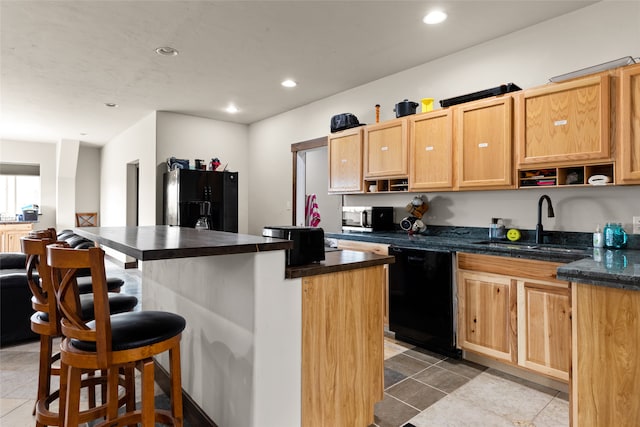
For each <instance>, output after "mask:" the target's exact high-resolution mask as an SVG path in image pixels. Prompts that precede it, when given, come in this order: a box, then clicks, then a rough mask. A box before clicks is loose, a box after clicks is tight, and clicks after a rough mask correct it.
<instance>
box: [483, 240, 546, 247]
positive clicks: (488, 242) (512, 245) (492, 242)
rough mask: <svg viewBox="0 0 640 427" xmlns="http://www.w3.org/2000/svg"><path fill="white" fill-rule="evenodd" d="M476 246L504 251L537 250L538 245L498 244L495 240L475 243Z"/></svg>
mask: <svg viewBox="0 0 640 427" xmlns="http://www.w3.org/2000/svg"><path fill="white" fill-rule="evenodd" d="M473 243H474V244H476V245H486V246H491V247H493V248H504V249H537V248H538V245H536V244H534V243H518V242H497V241H495V240H482V241H480V242H473Z"/></svg>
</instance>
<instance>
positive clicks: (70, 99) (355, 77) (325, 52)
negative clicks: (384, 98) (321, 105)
mask: <svg viewBox="0 0 640 427" xmlns="http://www.w3.org/2000/svg"><path fill="white" fill-rule="evenodd" d="M592 3H595V2H594V1H580V0H553V1H542V0H516V1H510V0H500V1H484V0H469V1H462V0H457V1H452V0H449V1H381V0H378V1H356V0H352V1H340V2H339V1H326V0H325V1H311V0H302V1H300V0H298V1H269V0H263V1H238V0H236V1H229V0H228V1H146V0H137V1H133V0H129V1H94V0H89V1H85V0H76V1H47V0H40V1H26V0H0V45H1V50H0V70H1V75H0V98H1V101H0V108H1V109H0V132H1V133H0V138H2V139H13V140H28V141H41V142H56V141H59V140H60V139H75V140H81V141H84V142H87V143H91V144H97V145H102V144H104V143H106V142H107V141H109V140H110V139H111V138H113V137H114V136H116V135H117V134H119V133H120V132H122V131H123V130H125V129H126V128H127V127H129V126H131V125H132V124H133V123H135V122H136V121H138V120H140V119H141V118H142V117H144V116H145V115H147V114H149V113H150V112H152V111H154V110H160V111H173V112H179V113H184V114H191V115H195V116H201V117H208V118H212V119H217V120H225V121H232V122H237V123H252V122H255V121H257V120H261V119H264V118H267V117H270V116H273V115H276V114H278V113H282V112H284V111H287V110H290V109H293V108H295V107H298V106H301V105H305V104H308V103H310V102H313V101H315V100H318V99H322V98H325V97H327V96H330V95H332V94H335V93H339V92H341V91H344V90H346V89H350V88H353V87H356V86H359V85H362V84H364V83H367V82H371V81H373V80H376V79H379V78H381V77H384V76H388V75H391V74H393V73H396V72H399V71H402V70H406V69H408V68H411V67H414V66H416V65H420V64H423V63H426V62H429V61H431V60H433V59H436V58H438V57H442V56H445V55H448V54H450V53H452V52H456V51H459V50H461V49H465V48H468V47H470V46H473V45H476V44H479V43H482V42H485V41H487V40H491V39H493V38H496V37H500V36H502V35H505V34H508V33H511V32H514V31H517V30H519V29H522V28H525V27H528V26H531V25H534V24H536V23H539V22H542V21H544V20H548V19H551V18H554V17H556V16H559V15H562V14H565V13H568V12H571V11H573V10H576V9H579V8H582V7H585V6H587V5H589V4H592ZM434 7H439V8H441V9H442V10H445V11H446V12H447V14H448V15H449V19H448V20H447V21H445V23H443V24H440V25H437V26H427V25H425V24H423V23H422V17H423V16H424V15H425V13H426V12H427V11H429V10H430V9H432V8H434ZM160 46H171V47H174V48H176V49H178V50H179V52H180V54H179V55H178V56H174V57H162V56H159V55H157V54H156V53H155V49H156V48H157V47H160ZM285 78H292V79H294V80H296V81H297V82H298V83H299V85H298V87H296V88H293V89H285V88H283V87H281V86H280V82H281V81H282V80H283V79H285ZM107 102H112V103H117V104H118V105H119V107H118V108H107V107H105V106H104V104H105V103H107ZM229 103H233V104H235V105H237V107H238V108H239V109H240V111H239V112H238V113H237V114H234V115H231V114H229V113H227V112H225V111H224V109H225V108H226V107H227V106H228V105H229Z"/></svg>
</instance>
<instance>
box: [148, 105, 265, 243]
mask: <svg viewBox="0 0 640 427" xmlns="http://www.w3.org/2000/svg"><path fill="white" fill-rule="evenodd" d="M156 150H157V151H156V156H157V164H158V182H157V191H158V206H157V222H158V224H162V173H164V172H165V171H166V170H167V169H166V167H165V163H166V160H167V158H169V157H177V158H179V159H189V161H190V162H191V163H190V164H191V165H194V164H195V159H202V160H205V161H206V162H207V164H208V163H209V162H210V161H211V159H212V158H214V157H217V158H219V159H220V162H221V163H222V164H221V166H220V168H223V167H224V165H225V164H226V165H227V169H228V170H229V171H232V172H238V232H239V233H247V229H248V228H247V224H248V218H249V216H251V215H259V211H258V212H251V213H249V203H248V191H249V190H248V189H249V174H250V173H249V167H248V164H249V162H248V160H247V158H248V156H249V137H248V126H246V125H239V124H236V123H230V122H222V121H217V120H209V119H203V118H200V117H194V116H188V115H184V114H177V113H169V112H161V111H159V112H158V113H157V145H156Z"/></svg>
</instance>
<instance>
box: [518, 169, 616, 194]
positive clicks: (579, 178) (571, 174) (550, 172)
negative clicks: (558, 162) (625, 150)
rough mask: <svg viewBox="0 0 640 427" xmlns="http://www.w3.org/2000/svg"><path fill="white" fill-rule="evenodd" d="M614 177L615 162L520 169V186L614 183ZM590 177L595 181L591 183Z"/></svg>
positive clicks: (537, 186)
mask: <svg viewBox="0 0 640 427" xmlns="http://www.w3.org/2000/svg"><path fill="white" fill-rule="evenodd" d="M594 177H596V178H594ZM597 177H604V179H597ZM614 177H615V174H614V165H613V163H599V164H593V165H581V166H563V167H548V168H536V169H520V170H519V171H518V186H519V187H520V188H540V187H566V186H595V185H614V184H615V182H614V179H615V178H614ZM590 178H591V179H592V181H595V182H593V183H590V182H589V179H590Z"/></svg>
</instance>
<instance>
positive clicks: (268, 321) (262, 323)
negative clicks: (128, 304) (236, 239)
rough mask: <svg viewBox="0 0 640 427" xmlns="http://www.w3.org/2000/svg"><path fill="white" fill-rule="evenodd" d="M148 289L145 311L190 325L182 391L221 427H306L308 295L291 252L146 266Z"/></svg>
mask: <svg viewBox="0 0 640 427" xmlns="http://www.w3.org/2000/svg"><path fill="white" fill-rule="evenodd" d="M142 284H143V285H142V306H143V308H144V310H165V311H169V312H173V313H179V314H180V315H182V316H184V317H185V319H186V321H187V327H186V329H185V331H184V333H183V335H182V345H181V349H182V388H183V389H184V390H185V391H186V393H187V394H188V395H189V396H190V397H191V398H192V399H193V400H194V401H195V403H196V404H197V405H198V406H200V408H202V409H203V410H204V412H206V413H207V415H208V416H209V417H210V418H211V419H212V420H213V421H214V422H215V423H216V424H217V425H218V426H221V427H223V426H224V427H253V426H255V427H258V426H259V427H270V426H273V427H295V426H300V425H301V405H300V402H301V386H300V384H301V304H302V303H301V292H302V291H301V289H302V287H301V279H285V259H284V251H282V250H275V251H267V252H257V253H244V254H234V255H216V256H203V257H192V258H178V259H165V260H158V261H144V262H142ZM159 361H160V363H161V364H162V365H163V367H165V369H168V363H167V361H168V359H167V358H163V359H162V358H161V359H160V360H159Z"/></svg>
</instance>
